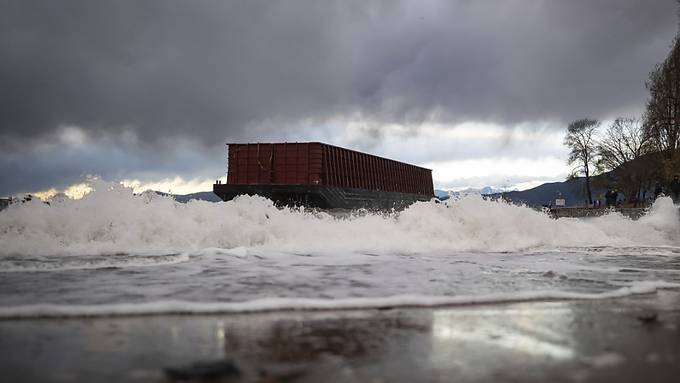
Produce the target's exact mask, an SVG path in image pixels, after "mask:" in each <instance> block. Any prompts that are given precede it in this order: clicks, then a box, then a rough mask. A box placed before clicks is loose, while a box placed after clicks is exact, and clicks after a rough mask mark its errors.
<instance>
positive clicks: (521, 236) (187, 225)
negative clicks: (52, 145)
mask: <svg viewBox="0 0 680 383" xmlns="http://www.w3.org/2000/svg"><path fill="white" fill-rule="evenodd" d="M94 186H95V189H96V190H95V192H93V193H91V194H89V195H87V196H86V197H85V198H83V199H81V200H76V201H74V200H66V201H62V202H54V203H52V204H51V205H49V206H48V205H45V204H42V203H40V202H31V203H26V204H21V205H15V206H12V207H11V208H10V209H8V210H5V211H3V212H1V213H0V317H7V316H19V317H26V316H28V317H30V316H37V315H40V316H51V315H57V316H61V315H113V314H133V313H136V314H139V313H166V312H216V311H217V312H232V311H252V310H272V309H290V308H305V309H314V308H333V307H335V308H349V307H380V306H384V305H389V306H391V305H409V306H419V305H437V304H457V303H466V302H487V301H504V300H525V299H542V298H543V299H600V298H608V297H613V296H621V295H627V294H633V293H649V292H653V291H655V290H656V289H658V288H677V287H680V285H678V284H679V283H680V214H679V213H678V209H677V207H675V206H673V205H672V202H671V201H670V199H668V198H660V199H659V200H658V201H657V202H656V203H655V204H654V206H653V207H652V208H651V209H650V211H649V212H648V214H647V215H645V216H644V217H642V218H641V219H639V220H637V221H632V220H630V219H628V218H626V217H623V216H621V215H619V214H615V213H613V214H609V215H606V216H603V217H598V218H590V219H560V220H553V219H550V218H549V217H548V216H547V215H545V214H544V213H541V212H538V211H535V210H532V209H529V208H524V207H518V206H513V205H508V204H505V203H501V202H491V201H484V200H482V199H481V198H479V197H466V198H463V199H460V200H456V201H451V202H448V203H434V202H427V203H416V204H414V205H413V206H411V207H410V208H408V209H406V210H405V211H403V212H400V213H392V214H371V213H368V212H356V213H354V214H349V215H343V216H342V217H340V216H334V215H329V214H327V213H323V212H317V211H309V210H307V211H305V210H291V209H283V210H280V209H277V208H275V207H274V206H273V205H272V203H271V202H270V201H268V200H266V199H263V198H259V197H241V198H238V199H237V200H235V201H230V202H224V203H209V202H203V201H192V202H189V203H187V204H181V203H177V202H175V201H174V200H172V199H171V198H168V197H162V196H157V195H153V194H143V195H137V196H135V195H133V194H132V192H131V190H129V189H126V188H122V187H120V186H117V185H115V184H107V183H103V182H98V183H96V184H95V185H94Z"/></svg>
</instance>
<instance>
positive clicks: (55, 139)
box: [0, 0, 678, 195]
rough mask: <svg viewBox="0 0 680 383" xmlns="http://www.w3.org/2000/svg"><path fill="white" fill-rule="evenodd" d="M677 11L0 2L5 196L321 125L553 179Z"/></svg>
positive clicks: (634, 91) (526, 181)
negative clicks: (573, 128) (574, 129)
mask: <svg viewBox="0 0 680 383" xmlns="http://www.w3.org/2000/svg"><path fill="white" fill-rule="evenodd" d="M677 24H678V23H677V16H676V4H675V2H674V1H671V0H644V1H642V0H568V1H567V0H553V1H548V0H535V1H527V0H498V1H491V0H489V1H472V0H459V1H455V0H451V1H448V0H447V1H423V0H418V1H367V0H361V1H348V0H338V1H253V0H248V1H246V0H244V1H169V0H163V1H154V0H147V1H90V0H83V1H59V2H57V1H28V0H17V1H12V0H10V1H8V0H0V53H1V56H0V195H7V194H12V193H19V192H29V191H41V190H47V189H50V188H55V189H58V190H62V189H64V188H66V187H68V186H69V185H72V184H75V183H78V182H80V181H82V179H83V177H85V176H87V175H99V176H101V177H102V178H104V179H107V180H126V182H128V183H134V184H135V185H138V186H139V187H145V186H147V185H153V186H154V187H157V188H161V189H174V190H173V191H175V192H188V191H196V190H198V189H205V190H209V188H210V186H209V183H210V182H211V180H214V179H216V178H218V177H220V176H223V173H224V171H225V167H226V166H225V165H226V164H225V162H226V159H225V154H226V151H225V147H224V143H225V142H235V141H236V142H241V141H254V142H256V141H273V140H276V141H280V140H290V141H310V140H321V141H324V142H328V143H331V144H336V145H340V146H346V147H351V148H354V149H358V150H363V151H368V152H371V153H375V154H379V155H384V156H389V157H392V158H395V159H399V160H403V161H407V162H413V163H417V164H420V165H424V166H428V167H430V168H432V169H433V171H434V173H433V174H434V177H435V184H436V186H438V187H449V188H463V187H468V186H473V187H481V186H486V185H491V186H518V187H520V188H521V187H528V186H531V185H535V184H537V183H540V182H545V181H550V180H557V179H561V178H563V177H564V176H565V175H566V172H567V169H566V167H565V163H564V162H565V160H566V149H565V148H564V147H562V143H561V141H562V137H563V132H564V130H565V129H566V124H567V123H568V122H569V121H571V120H574V119H577V118H582V117H590V118H597V119H602V120H611V119H613V118H615V117H617V116H637V115H639V114H640V113H641V112H642V111H643V109H644V104H645V101H646V98H647V92H646V90H645V86H644V83H645V80H646V78H647V74H648V73H649V71H650V70H651V69H652V68H653V66H654V64H656V63H658V62H660V61H661V60H663V59H664V57H665V56H666V54H667V52H668V50H669V46H670V43H671V40H672V39H673V37H674V36H675V33H676V30H677ZM164 191H167V190H164Z"/></svg>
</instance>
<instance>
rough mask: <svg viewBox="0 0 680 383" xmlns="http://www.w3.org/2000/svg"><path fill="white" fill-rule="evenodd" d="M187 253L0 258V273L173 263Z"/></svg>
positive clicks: (178, 261) (186, 259) (186, 256)
mask: <svg viewBox="0 0 680 383" xmlns="http://www.w3.org/2000/svg"><path fill="white" fill-rule="evenodd" d="M189 259H190V254H189V253H180V254H163V255H144V254H104V255H102V256H100V257H91V256H88V257H59V256H58V257H39V258H33V259H31V260H28V261H27V260H25V259H21V258H13V259H12V258H10V259H0V273H12V272H41V271H66V270H97V269H111V268H136V267H157V266H166V265H175V264H178V263H182V262H187V261H189Z"/></svg>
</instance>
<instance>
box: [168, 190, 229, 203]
mask: <svg viewBox="0 0 680 383" xmlns="http://www.w3.org/2000/svg"><path fill="white" fill-rule="evenodd" d="M174 197H175V201H177V202H182V203H186V202H189V201H191V200H192V199H196V200H201V201H208V202H220V201H222V200H221V199H220V197H218V196H217V194H215V193H213V192H211V191H206V192H198V193H191V194H184V195H175V196H174Z"/></svg>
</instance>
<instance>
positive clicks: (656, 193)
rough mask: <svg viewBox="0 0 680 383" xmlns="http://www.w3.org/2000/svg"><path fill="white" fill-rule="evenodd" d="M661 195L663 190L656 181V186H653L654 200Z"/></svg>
mask: <svg viewBox="0 0 680 383" xmlns="http://www.w3.org/2000/svg"><path fill="white" fill-rule="evenodd" d="M661 193H663V188H662V187H661V184H660V183H659V181H656V185H655V186H654V200H656V199H657V198H659V196H660V195H661Z"/></svg>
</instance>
